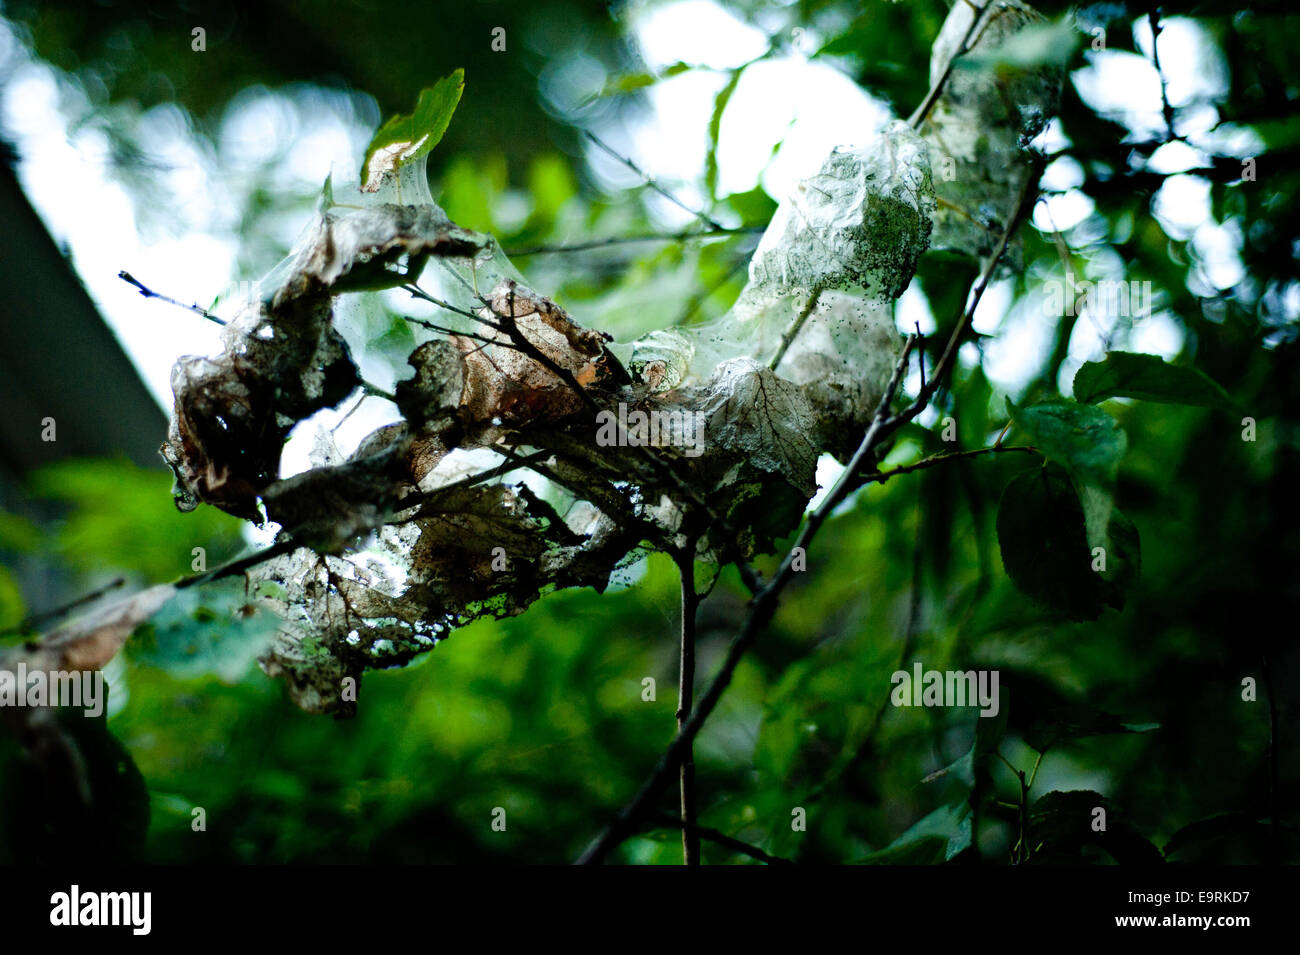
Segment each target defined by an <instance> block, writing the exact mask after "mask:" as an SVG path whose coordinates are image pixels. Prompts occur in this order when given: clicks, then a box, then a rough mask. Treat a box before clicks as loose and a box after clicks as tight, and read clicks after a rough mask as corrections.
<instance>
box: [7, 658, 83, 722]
mask: <svg viewBox="0 0 1300 955" xmlns="http://www.w3.org/2000/svg"><path fill="white" fill-rule="evenodd" d="M104 696H105V694H104V674H103V672H102V671H100V670H28V669H27V664H26V663H23V662H20V663H19V664H18V666H17V667H16V668H15V669H13V670H0V706H68V707H78V708H81V709H84V710H85V715H86V716H89V717H92V718H93V717H96V716H100V715H102V714H103V712H104Z"/></svg>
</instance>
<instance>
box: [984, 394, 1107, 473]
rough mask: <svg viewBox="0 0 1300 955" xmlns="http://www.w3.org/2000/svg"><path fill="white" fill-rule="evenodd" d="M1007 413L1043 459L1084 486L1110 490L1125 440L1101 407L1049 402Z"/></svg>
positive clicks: (1012, 406)
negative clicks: (1059, 466)
mask: <svg viewBox="0 0 1300 955" xmlns="http://www.w3.org/2000/svg"><path fill="white" fill-rule="evenodd" d="M1007 410H1008V412H1009V413H1010V414H1011V417H1012V419H1013V420H1014V421H1015V423H1016V424H1017V425H1018V426H1019V427H1020V428H1021V430H1023V431H1024V432H1025V434H1026V435H1028V436H1029V439H1030V442H1031V443H1032V444H1033V445H1034V446H1035V447H1036V448H1038V450H1039V451H1041V452H1042V453H1043V456H1044V457H1046V458H1050V459H1052V460H1055V461H1059V462H1060V463H1061V464H1062V465H1064V466H1065V467H1066V468H1067V469H1068V470H1069V471H1070V473H1071V474H1073V475H1074V476H1075V477H1076V478H1077V479H1079V480H1080V481H1081V482H1082V483H1084V484H1095V485H1099V486H1101V487H1104V488H1112V487H1114V484H1115V475H1116V474H1117V473H1118V471H1119V462H1120V459H1121V458H1123V457H1124V451H1125V448H1126V447H1127V444H1128V440H1127V438H1126V437H1125V436H1124V432H1123V431H1122V430H1121V429H1120V426H1119V423H1118V422H1116V421H1115V419H1114V418H1112V417H1111V416H1110V415H1108V414H1107V413H1106V412H1104V411H1102V410H1101V409H1100V408H1093V407H1090V406H1089V405H1082V404H1079V403H1077V402H1074V401H1049V402H1047V403H1045V404H1041V405H1032V406H1030V407H1028V408H1017V407H1016V406H1015V405H1014V404H1013V403H1012V402H1011V399H1010V398H1008V399H1007Z"/></svg>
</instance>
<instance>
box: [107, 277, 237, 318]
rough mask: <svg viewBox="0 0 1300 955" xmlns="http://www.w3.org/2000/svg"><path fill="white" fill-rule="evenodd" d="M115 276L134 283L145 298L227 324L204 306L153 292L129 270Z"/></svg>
mask: <svg viewBox="0 0 1300 955" xmlns="http://www.w3.org/2000/svg"><path fill="white" fill-rule="evenodd" d="M117 277H118V278H120V279H121V280H122V281H123V282H126V283H127V284H128V285H134V286H135V287H136V289H138V290H139V292H140V294H141V295H143V296H144V297H145V298H156V299H160V300H162V301H164V302H166V303H167V304H168V305H175V306H176V307H177V308H183V309H185V310H186V311H187V312H193V313H194V314H195V315H202V316H203V317H204V318H206V319H207V320H208V321H210V322H216V323H217V324H218V325H226V324H227V322H226V320H225V319H223V318H217V316H215V315H213V314H212V313H211V312H209V311H208V310H207V309H206V308H201V307H199V306H198V305H186V304H185V303H184V302H182V301H180V300H179V299H174V298H172V297H171V296H170V295H163V294H162V293H161V292H155V291H154V290H153V289H151V288H149V286H147V285H145V284H144V283H143V282H141V281H140V280H139V279H137V278H136V277H135V276H133V275H132V274H131V273H130V272H118V273H117Z"/></svg>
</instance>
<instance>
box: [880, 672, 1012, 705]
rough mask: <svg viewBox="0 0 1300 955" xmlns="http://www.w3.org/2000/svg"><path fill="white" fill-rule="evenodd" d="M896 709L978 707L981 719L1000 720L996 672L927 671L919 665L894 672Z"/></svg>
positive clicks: (891, 693)
mask: <svg viewBox="0 0 1300 955" xmlns="http://www.w3.org/2000/svg"><path fill="white" fill-rule="evenodd" d="M889 682H890V683H891V684H893V686H894V689H893V691H892V692H890V694H889V701H890V702H891V703H893V704H894V705H895V706H979V707H980V708H981V709H980V716H997V715H998V709H999V705H1000V704H999V701H998V671H997V670H926V669H925V668H924V667H923V666H922V665H921V664H920V663H914V664H913V665H912V672H911V673H908V672H907V671H906V670H895V671H894V675H893V676H891V677H890V678H889Z"/></svg>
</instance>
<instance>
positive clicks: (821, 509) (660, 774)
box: [578, 170, 1038, 865]
mask: <svg viewBox="0 0 1300 955" xmlns="http://www.w3.org/2000/svg"><path fill="white" fill-rule="evenodd" d="M1037 180H1038V176H1037V174H1036V170H1031V171H1030V174H1029V175H1027V176H1026V180H1025V185H1024V188H1023V189H1022V191H1021V194H1020V197H1019V199H1018V200H1017V203H1016V206H1015V209H1014V210H1013V211H1012V214H1011V216H1010V218H1009V219H1008V222H1007V224H1006V227H1005V228H1004V229H1003V231H1002V236H1001V238H1000V239H999V241H998V244H997V247H996V248H995V249H994V251H993V254H992V255H991V256H990V257H989V261H988V264H987V265H986V266H985V268H984V270H983V271H982V272H981V274H980V276H979V279H978V280H977V282H976V284H975V285H974V286H973V288H972V290H971V293H970V296H969V299H970V301H969V304H968V305H967V307H966V309H965V310H964V312H963V314H962V317H961V319H960V320H959V321H958V322H957V324H956V327H954V328H953V331H952V335H951V337H950V338H949V339H948V344H947V346H946V348H945V349H944V353H943V356H942V357H941V358H940V360H939V362H938V364H937V365H936V366H935V369H934V374H933V377H932V378H931V379H930V381H929V382H927V384H926V387H924V388H922V389H921V390H920V392H919V393H918V395H917V397H916V399H915V401H914V402H913V403H912V404H911V405H910V406H909V407H908V408H907V409H906V410H905V411H903V412H900V413H898V414H896V415H893V416H892V417H891V416H889V405H890V403H891V402H892V401H893V399H894V395H895V394H896V393H897V391H898V387H899V384H900V382H901V381H902V377H903V374H904V371H905V370H906V368H907V366H908V363H909V359H910V356H911V353H912V350H913V348H914V347H915V346H916V342H917V340H918V336H916V335H909V336H908V338H907V341H906V343H905V344H904V346H903V353H902V355H901V356H900V357H899V360H898V364H897V365H896V366H895V367H894V373H893V375H892V376H891V378H890V380H889V383H888V385H886V387H885V391H884V394H883V395H882V397H881V399H880V404H879V405H878V406H877V408H876V412H875V414H874V415H873V416H872V419H871V423H870V424H869V425H868V427H867V431H866V434H865V436H864V437H863V439H862V443H861V444H859V445H858V449H857V451H855V452H854V454H853V457H852V458H851V459H850V461H849V464H848V466H847V467H846V468H845V469H844V471H843V472H842V473H841V474H840V477H839V480H837V481H836V482H835V486H834V487H832V488H831V490H830V492H829V493H828V494H827V495H826V497H825V498H824V499H823V500H822V502H821V504H819V505H818V506H817V508H816V509H815V510H814V511H813V512H812V513H811V514H810V515H809V516H808V520H807V521H806V522H805V523H804V526H803V529H802V530H801V531H800V533H799V536H798V537H797V538H796V540H795V543H794V546H792V547H791V548H790V551H789V552H788V553H787V554H786V556H785V558H784V559H783V560H782V561H781V565H780V566H779V567H778V568H777V571H776V573H775V574H773V575H772V577H771V578H770V579H769V580H768V582H767V583H766V584H765V585H764V586H763V587H762V588H761V589H760V590H759V591H758V592H757V593H756V594H755V595H754V597H753V598H752V599H751V600H750V602H749V610H748V612H747V614H746V616H745V620H744V622H743V624H742V625H741V628H740V631H739V632H738V633H737V634H736V636H735V637H734V638H733V639H732V641H731V645H730V646H729V647H728V649H727V655H726V657H725V658H724V659H723V662H722V666H721V667H720V668H719V670H718V673H717V675H716V676H715V677H714V678H713V682H712V683H710V684H709V687H708V689H707V690H705V692H704V695H703V696H702V697H701V698H700V701H699V703H698V705H697V706H696V707H695V708H694V710H693V711H692V712H691V715H690V718H689V719H688V720H687V722H686V724H685V725H684V726H683V727H682V728H681V730H680V731H679V732H678V733H677V735H676V736H675V737H674V738H673V741H672V742H671V743H670V744H669V745H668V748H667V750H665V752H664V754H663V755H662V756H661V757H660V759H659V762H658V764H657V765H656V766H655V768H654V770H653V772H652V773H651V774H650V777H649V779H647V780H646V782H645V783H644V784H643V785H642V787H641V789H640V790H638V792H637V794H636V795H635V796H634V797H633V799H632V801H631V802H629V803H628V804H627V805H626V806H624V807H623V809H622V810H620V812H619V813H618V815H617V816H615V818H614V820H613V821H612V822H611V823H610V824H609V825H608V826H607V827H606V829H605V830H604V832H602V833H601V834H600V835H599V836H598V837H597V838H596V839H595V841H593V842H592V844H591V845H590V846H589V847H588V848H587V850H586V851H585V852H583V854H582V855H581V856H580V857H579V859H578V862H579V863H580V864H584V865H589V864H595V863H600V862H603V861H604V860H605V859H606V858H607V857H608V856H609V853H610V852H612V851H613V850H614V849H615V848H616V847H617V846H618V845H619V844H620V843H622V842H623V840H625V839H626V838H627V837H628V836H629V835H632V834H633V833H635V831H636V828H637V825H638V821H639V820H640V819H642V818H643V817H644V815H645V813H647V812H648V811H649V810H650V807H651V805H652V804H653V802H654V800H656V799H658V798H659V796H660V794H661V793H662V792H663V791H664V789H665V788H666V787H667V785H668V783H669V781H670V780H671V779H672V777H673V775H674V774H675V772H676V770H677V767H678V766H679V765H680V763H681V760H682V759H683V758H684V757H685V753H686V752H687V749H688V748H689V747H690V746H691V745H692V743H693V741H694V739H695V736H696V735H697V734H698V733H699V731H700V729H701V728H702V727H703V725H704V723H705V721H706V720H707V719H708V718H709V715H710V714H711V713H712V712H713V710H714V708H715V707H716V706H717V705H718V701H719V700H720V699H721V698H722V694H723V693H724V692H725V691H726V688H727V686H728V685H729V684H730V682H731V679H732V676H733V675H734V674H735V671H736V667H737V666H739V664H740V661H741V659H742V658H743V657H744V655H745V653H746V652H747V651H748V650H749V648H750V646H751V645H752V644H753V643H754V641H755V640H756V639H757V637H758V634H759V632H760V631H761V630H762V629H763V627H765V626H766V625H767V622H768V621H769V620H770V619H771V617H772V615H773V614H774V613H775V611H776V604H777V601H778V599H779V597H780V594H781V591H782V590H783V589H784V588H785V586H786V585H787V584H788V583H789V582H790V580H791V578H792V577H793V575H794V570H793V567H794V563H795V560H796V557H797V556H798V555H799V554H801V553H806V552H807V548H808V544H809V543H811V541H812V538H813V537H814V536H815V535H816V533H817V531H818V530H819V529H820V528H821V526H822V524H824V523H825V521H826V519H827V518H828V517H829V516H830V514H831V513H832V512H833V511H834V510H835V508H836V507H838V506H839V505H840V503H841V502H842V501H843V500H844V498H845V497H846V496H847V495H848V493H849V491H850V490H852V489H853V488H855V487H857V486H858V485H857V483H856V478H857V474H858V472H859V471H861V469H862V467H863V466H864V465H865V464H866V462H867V461H868V460H869V459H870V458H871V457H872V456H873V454H874V453H875V450H876V448H877V447H878V446H879V445H880V443H881V442H882V441H883V440H885V439H886V438H887V437H888V436H889V435H891V434H893V433H894V432H895V431H897V430H898V429H899V428H900V427H902V425H904V424H905V423H907V422H908V421H911V420H912V419H913V418H915V417H916V416H917V415H918V414H920V413H921V412H922V411H923V410H924V409H925V407H927V406H928V405H929V402H930V400H931V398H933V396H934V394H935V393H936V392H937V391H938V389H939V387H940V385H941V383H942V381H943V376H944V373H945V371H947V369H948V367H949V364H950V362H951V359H952V356H953V355H954V354H955V352H956V350H957V344H958V341H959V340H960V338H961V335H962V333H963V331H964V330H965V328H966V326H967V325H968V324H969V322H970V320H971V317H972V316H973V314H974V312H975V309H976V308H977V307H978V305H979V302H980V300H981V298H982V297H983V295H984V291H985V290H986V289H987V288H988V284H989V281H990V279H991V278H992V275H993V272H994V270H995V269H996V268H997V265H998V262H999V261H1000V260H1001V258H1002V255H1003V253H1004V252H1005V251H1006V247H1007V244H1008V242H1009V241H1010V239H1011V236H1012V235H1013V234H1014V233H1015V231H1016V229H1017V228H1018V227H1019V225H1020V223H1021V222H1022V221H1023V220H1024V217H1025V214H1026V213H1027V211H1028V209H1029V208H1030V207H1031V205H1032V203H1031V199H1030V197H1031V196H1032V195H1033V194H1034V193H1035V188H1036V185H1037Z"/></svg>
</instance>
